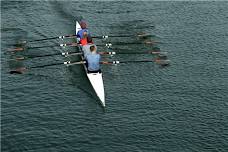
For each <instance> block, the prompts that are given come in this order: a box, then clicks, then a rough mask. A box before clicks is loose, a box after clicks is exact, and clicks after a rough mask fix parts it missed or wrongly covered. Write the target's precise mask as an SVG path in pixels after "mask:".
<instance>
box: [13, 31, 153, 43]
mask: <svg viewBox="0 0 228 152" xmlns="http://www.w3.org/2000/svg"><path fill="white" fill-rule="evenodd" d="M76 36H77V35H76V34H70V35H63V36H54V37H48V38H43V39H36V40H30V41H21V42H19V43H20V44H26V43H29V42H38V41H46V40H53V39H64V38H76ZM150 36H152V35H150V34H145V33H140V34H132V35H102V36H92V38H100V39H107V38H109V37H120V38H121V37H150ZM16 45H18V44H16Z"/></svg>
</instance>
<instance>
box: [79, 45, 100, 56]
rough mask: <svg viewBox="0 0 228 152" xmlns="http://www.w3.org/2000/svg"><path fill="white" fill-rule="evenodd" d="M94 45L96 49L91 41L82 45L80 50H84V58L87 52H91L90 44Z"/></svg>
mask: <svg viewBox="0 0 228 152" xmlns="http://www.w3.org/2000/svg"><path fill="white" fill-rule="evenodd" d="M92 45H93V46H95V48H96V50H97V46H96V45H95V44H91V43H88V44H86V45H84V46H82V51H83V52H84V57H85V58H86V56H87V55H88V54H91V51H90V46H92Z"/></svg>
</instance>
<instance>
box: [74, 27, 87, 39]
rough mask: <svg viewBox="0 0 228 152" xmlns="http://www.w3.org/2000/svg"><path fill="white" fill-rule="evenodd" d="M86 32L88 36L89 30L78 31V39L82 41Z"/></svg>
mask: <svg viewBox="0 0 228 152" xmlns="http://www.w3.org/2000/svg"><path fill="white" fill-rule="evenodd" d="M84 32H87V33H88V35H89V30H88V29H82V30H80V31H78V33H77V37H78V38H80V39H82V38H83V33H84Z"/></svg>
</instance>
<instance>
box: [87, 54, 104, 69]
mask: <svg viewBox="0 0 228 152" xmlns="http://www.w3.org/2000/svg"><path fill="white" fill-rule="evenodd" d="M100 59H101V56H100V54H95V53H91V54H87V56H86V60H87V63H88V70H89V71H98V70H100Z"/></svg>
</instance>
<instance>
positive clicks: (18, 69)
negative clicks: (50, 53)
mask: <svg viewBox="0 0 228 152" xmlns="http://www.w3.org/2000/svg"><path fill="white" fill-rule="evenodd" d="M76 64H85V61H76V62H71V61H65V62H61V63H51V64H46V65H39V66H31V67H22V68H17V69H15V70H11V71H10V74H22V73H23V72H25V71H27V70H29V69H36V68H44V67H50V66H56V65H66V66H69V65H76Z"/></svg>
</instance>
